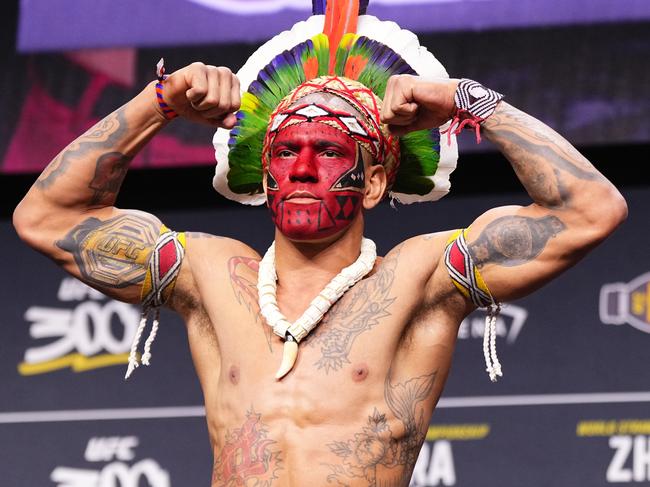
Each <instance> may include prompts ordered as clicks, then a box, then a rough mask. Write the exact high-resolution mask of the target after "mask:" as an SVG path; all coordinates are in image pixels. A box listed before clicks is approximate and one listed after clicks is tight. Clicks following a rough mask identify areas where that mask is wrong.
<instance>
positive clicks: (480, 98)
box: [444, 78, 503, 144]
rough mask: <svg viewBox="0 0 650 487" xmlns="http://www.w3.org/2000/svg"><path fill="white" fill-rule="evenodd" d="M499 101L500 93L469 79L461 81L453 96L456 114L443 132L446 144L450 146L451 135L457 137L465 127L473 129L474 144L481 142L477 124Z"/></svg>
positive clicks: (491, 112)
mask: <svg viewBox="0 0 650 487" xmlns="http://www.w3.org/2000/svg"><path fill="white" fill-rule="evenodd" d="M501 100H503V95H502V94H501V93H497V92H496V91H494V90H491V89H489V88H486V87H485V86H483V85H482V84H481V83H478V82H476V81H473V80H471V79H466V78H463V79H461V80H460V82H459V83H458V88H457V89H456V94H455V96H454V102H455V103H456V114H455V115H454V118H453V119H452V121H451V125H450V126H449V128H447V129H446V130H445V131H444V133H446V134H447V142H448V143H449V144H451V135H452V134H454V135H458V134H459V133H460V132H461V130H463V129H464V128H465V127H468V128H469V127H471V128H473V129H474V130H475V132H476V142H477V143H479V142H481V131H480V125H479V124H480V123H481V122H483V121H484V120H485V119H486V118H488V117H489V116H490V115H492V114H493V113H494V110H496V108H497V105H498V104H499V102H500V101H501Z"/></svg>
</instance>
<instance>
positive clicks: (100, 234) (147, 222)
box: [56, 212, 160, 289]
mask: <svg viewBox="0 0 650 487" xmlns="http://www.w3.org/2000/svg"><path fill="white" fill-rule="evenodd" d="M159 231H160V222H159V221H158V219H157V218H155V217H153V216H151V215H147V214H145V213H139V212H137V213H136V212H129V213H125V214H123V215H119V216H117V217H115V218H111V219H110V220H106V221H102V220H99V219H98V218H88V219H87V220H84V221H83V222H82V223H81V224H79V225H77V226H76V227H75V228H73V229H72V230H71V231H70V232H69V233H68V234H67V235H66V236H65V237H64V238H63V240H59V241H57V242H56V245H57V247H59V248H60V249H62V250H65V251H66V252H69V253H71V254H72V255H73V256H74V261H75V263H76V264H77V267H78V268H79V272H80V273H81V276H82V278H83V279H84V280H85V281H86V282H88V283H90V284H94V285H97V286H101V287H105V288H113V289H120V288H124V287H127V286H130V285H133V284H138V283H140V282H142V281H143V280H144V277H145V274H146V272H147V266H148V263H149V257H150V255H151V251H152V249H153V246H154V245H155V243H156V240H157V239H158V233H159Z"/></svg>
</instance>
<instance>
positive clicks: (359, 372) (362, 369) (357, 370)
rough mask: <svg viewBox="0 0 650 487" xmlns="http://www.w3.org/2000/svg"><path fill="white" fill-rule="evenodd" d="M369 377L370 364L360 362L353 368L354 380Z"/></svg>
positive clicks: (359, 380) (357, 380)
mask: <svg viewBox="0 0 650 487" xmlns="http://www.w3.org/2000/svg"><path fill="white" fill-rule="evenodd" d="M366 377H368V366H367V365H366V364H358V365H355V366H354V367H353V368H352V380H353V381H354V382H362V381H364V380H365V379H366Z"/></svg>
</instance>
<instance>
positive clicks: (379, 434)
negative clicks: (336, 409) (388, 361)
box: [327, 370, 437, 487]
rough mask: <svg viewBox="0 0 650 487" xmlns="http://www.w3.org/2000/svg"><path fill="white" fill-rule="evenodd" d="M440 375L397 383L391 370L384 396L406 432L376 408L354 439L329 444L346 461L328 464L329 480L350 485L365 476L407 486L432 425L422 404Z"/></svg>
mask: <svg viewBox="0 0 650 487" xmlns="http://www.w3.org/2000/svg"><path fill="white" fill-rule="evenodd" d="M436 374H437V373H436V372H433V373H431V374H427V375H422V376H419V377H414V378H411V379H408V380H406V381H404V382H399V383H397V384H393V383H392V382H391V371H390V370H389V371H388V374H387V376H386V382H385V387H384V398H385V399H386V403H387V404H388V407H389V408H390V410H391V412H392V413H393V414H394V415H395V416H396V417H397V419H399V420H400V422H401V423H402V425H403V433H401V434H399V435H396V434H395V433H393V431H392V430H391V429H390V425H389V423H388V420H387V418H386V414H384V413H380V411H379V410H378V409H377V408H375V409H374V411H373V413H372V414H371V415H370V416H368V421H367V423H366V425H365V426H364V427H363V428H362V429H361V431H360V432H358V433H356V434H355V435H354V438H353V439H350V440H346V441H334V442H332V443H329V444H328V445H327V446H328V448H329V449H330V451H331V452H332V453H334V454H335V455H336V456H338V457H339V458H341V461H342V464H329V465H327V466H328V467H329V468H330V470H331V472H332V473H331V474H330V475H329V476H328V477H327V480H328V482H332V483H336V484H337V485H348V484H349V483H350V480H352V479H357V480H358V479H365V480H367V482H368V485H369V486H373V487H378V486H380V485H381V486H394V487H399V486H403V485H406V484H407V483H408V479H409V478H410V475H411V471H412V469H413V467H414V465H415V462H416V461H417V458H418V454H419V452H420V447H421V446H422V442H423V441H424V439H425V437H426V433H427V429H428V424H429V421H428V417H426V414H425V408H424V407H423V406H422V405H421V403H422V402H423V401H425V400H426V399H427V398H429V396H430V395H431V392H432V391H433V384H434V382H435V379H436Z"/></svg>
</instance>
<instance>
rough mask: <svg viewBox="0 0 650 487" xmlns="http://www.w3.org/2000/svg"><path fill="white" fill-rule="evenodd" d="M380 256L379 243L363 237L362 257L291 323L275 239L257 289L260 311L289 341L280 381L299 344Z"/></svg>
mask: <svg viewBox="0 0 650 487" xmlns="http://www.w3.org/2000/svg"><path fill="white" fill-rule="evenodd" d="M376 259H377V247H376V246H375V243H374V242H373V241H372V240H370V239H367V238H364V239H362V241H361V253H360V254H359V258H358V259H357V260H356V261H355V262H354V263H353V264H351V265H349V266H348V267H345V268H344V269H342V270H341V272H339V273H338V275H336V276H335V277H334V279H332V280H331V281H330V282H329V284H327V286H325V288H324V289H323V290H322V291H321V292H320V293H319V294H318V296H316V297H315V298H314V300H313V301H312V302H311V303H310V305H309V307H308V308H307V309H306V310H305V312H304V313H303V314H302V316H301V317H300V318H298V319H297V320H296V321H295V322H294V323H290V322H289V320H287V318H286V317H285V316H284V315H283V314H282V312H281V311H280V309H279V308H278V300H277V295H276V293H277V281H278V276H277V274H276V272H275V242H273V243H272V244H271V246H270V247H269V249H268V250H267V251H266V254H264V258H263V259H262V260H261V262H260V268H259V275H258V279H257V291H258V296H259V297H258V300H259V305H260V313H261V314H262V316H263V317H264V319H265V320H266V323H267V324H268V325H269V326H270V327H271V328H273V332H274V333H275V334H276V335H278V336H280V337H281V338H282V339H283V340H285V342H284V350H283V353H282V363H281V364H280V368H279V369H278V371H277V373H276V374H275V378H276V379H277V380H280V379H282V377H284V376H285V375H286V374H287V373H288V372H289V371H290V370H291V369H292V368H293V365H294V364H295V362H296V357H297V356H298V343H300V341H301V340H302V339H303V338H305V337H306V336H307V335H308V334H309V332H310V331H312V330H313V329H314V328H315V327H316V325H318V323H320V320H321V319H322V318H323V315H325V313H327V311H328V310H329V309H330V308H331V307H332V305H333V304H334V303H336V302H337V301H338V300H339V298H340V297H341V296H343V294H344V293H345V292H346V291H347V290H348V289H350V287H352V286H354V285H355V284H356V283H357V282H359V281H360V280H361V279H363V277H365V276H366V275H367V274H368V273H369V272H370V271H371V270H372V268H373V267H374V265H375V260H376Z"/></svg>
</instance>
